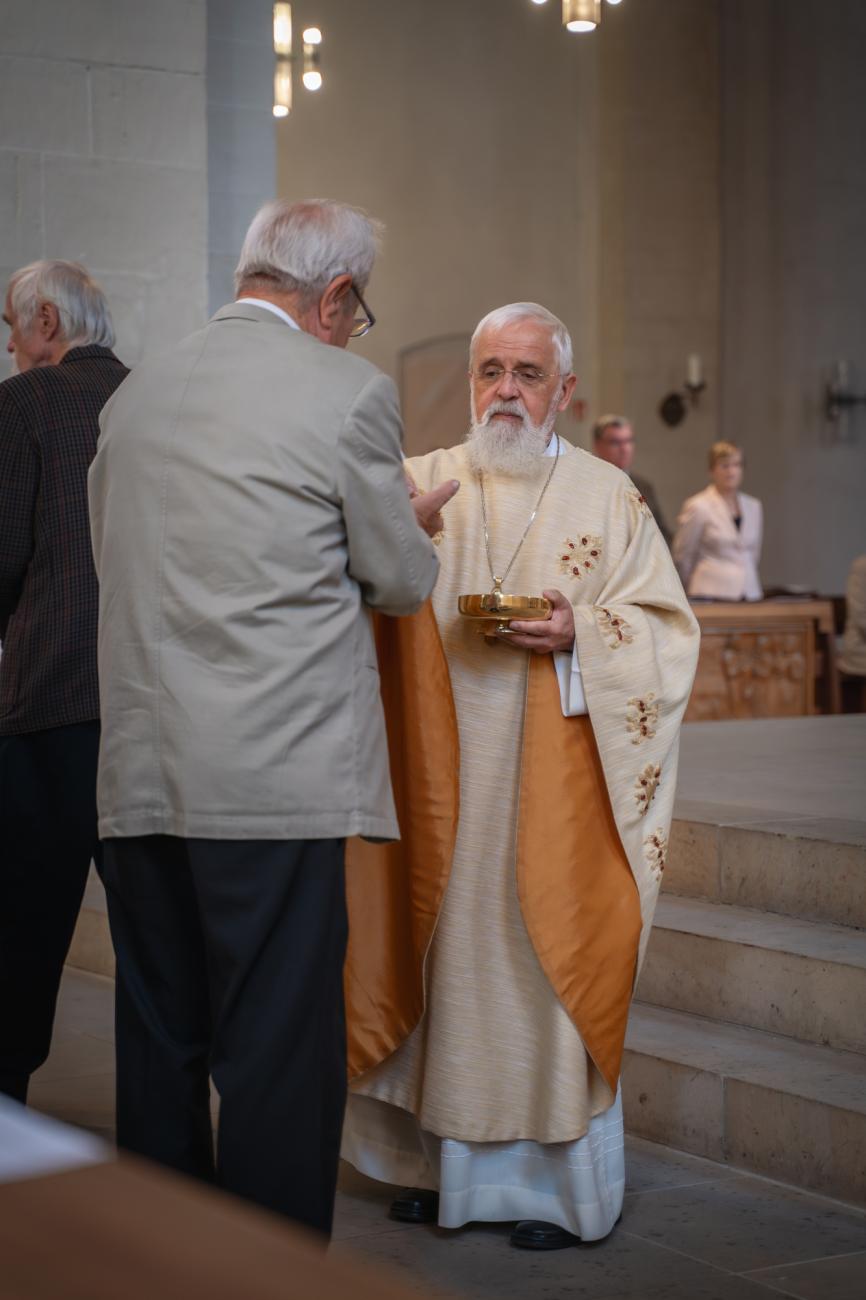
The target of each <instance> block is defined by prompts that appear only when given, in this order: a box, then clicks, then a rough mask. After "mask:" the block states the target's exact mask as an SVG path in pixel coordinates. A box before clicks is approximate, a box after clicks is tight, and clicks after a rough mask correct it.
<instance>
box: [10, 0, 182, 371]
mask: <svg viewBox="0 0 866 1300" xmlns="http://www.w3.org/2000/svg"><path fill="white" fill-rule="evenodd" d="M205 59H206V23H205V0H27V3H22V4H7V5H4V6H3V18H2V27H0V280H2V281H3V283H4V284H5V282H6V280H7V279H8V276H9V274H10V272H12V271H13V270H15V269H16V268H17V267H19V266H21V265H23V264H24V263H26V262H29V261H32V260H33V259H35V258H39V257H63V258H72V259H74V260H76V261H81V262H83V263H84V264H85V265H86V266H87V267H88V269H89V270H90V271H91V272H92V273H93V274H94V275H95V276H96V277H97V279H98V280H99V281H100V282H101V284H102V285H103V287H104V289H105V291H106V293H107V295H108V298H109V301H110V303H111V308H112V312H113V315H114V320H115V324H116V326H117V334H118V342H117V351H118V353H119V355H120V356H121V357H122V359H123V360H124V361H127V362H135V361H137V360H138V359H139V358H140V357H141V356H142V355H143V354H144V353H145V352H147V351H153V350H154V349H155V348H159V347H161V346H162V345H163V344H165V345H168V344H170V343H171V342H172V341H173V340H174V339H177V338H179V337H181V336H183V335H184V334H186V333H188V332H189V331H190V330H191V329H193V328H195V327H197V326H198V325H199V324H200V323H201V321H202V319H203V317H204V313H205V309H206V257H207V170H206V162H207V145H206V121H205V66H206V64H205ZM8 373H9V369H8V364H7V359H6V354H5V352H4V353H3V361H2V370H0V377H5V375H6V374H8Z"/></svg>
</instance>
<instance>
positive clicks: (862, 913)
mask: <svg viewBox="0 0 866 1300" xmlns="http://www.w3.org/2000/svg"><path fill="white" fill-rule="evenodd" d="M664 889H665V891H666V892H669V893H673V894H678V895H681V896H684V897H689V898H703V899H707V900H708V901H710V902H716V903H730V904H732V905H733V906H736V907H753V908H758V909H760V910H763V911H767V912H781V913H783V914H785V915H788V916H799V917H802V918H803V919H805V920H812V921H830V922H831V923H833V924H836V925H850V926H860V927H866V843H864V842H863V837H862V828H860V827H858V826H850V827H847V828H846V823H834V822H831V821H827V822H818V821H817V820H816V819H814V818H812V819H809V818H803V819H802V821H801V822H799V823H797V822H794V823H789V825H788V827H787V828H786V829H785V830H784V831H783V830H781V829H779V830H777V831H774V830H773V829H772V825H771V824H770V825H769V826H766V825H765V826H725V825H716V824H715V823H713V822H699V821H689V820H682V819H677V820H675V821H674V823H673V826H672V828H671V836H670V848H669V851H668V861H667V865H666V867H665V878H664Z"/></svg>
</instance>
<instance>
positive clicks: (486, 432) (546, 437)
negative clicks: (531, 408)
mask: <svg viewBox="0 0 866 1300" xmlns="http://www.w3.org/2000/svg"><path fill="white" fill-rule="evenodd" d="M555 407H556V398H555V397H554V399H553V401H552V402H551V404H550V408H551V409H550V410H549V411H548V413H547V417H546V419H545V421H544V423H543V424H533V423H532V421H531V420H530V419H529V417H528V415H527V414H526V408H525V407H524V405H523V403H522V402H521V401H520V399H519V398H512V400H511V401H507V402H493V403H491V405H490V406H488V408H487V410H486V411H485V412H484V415H483V416H482V418H481V419H480V420H478V419H476V418H475V411H474V406H473V412H472V416H473V419H472V424H471V426H470V429H469V432H468V433H467V435H466V456H467V459H468V461H469V465H470V467H471V468H472V469H473V470H474V471H475V473H476V474H504V475H506V476H507V477H508V478H525V477H526V476H527V475H529V474H532V472H533V471H534V470H536V469H537V468H538V458H539V456H543V455H544V451H545V448H546V447H547V444H548V442H549V441H550V435H551V432H552V430H553V425H554V422H555V420H556V410H555ZM501 411H510V412H513V413H514V414H515V415H520V416H521V417H522V423H520V424H517V425H515V424H514V422H513V421H512V420H497V418H496V416H497V414H498V413H499V412H501Z"/></svg>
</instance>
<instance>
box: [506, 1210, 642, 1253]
mask: <svg viewBox="0 0 866 1300" xmlns="http://www.w3.org/2000/svg"><path fill="white" fill-rule="evenodd" d="M621 1218H622V1215H620V1216H619V1219H617V1221H616V1223H619V1221H620V1219H621ZM616 1223H615V1224H614V1228H615V1227H616ZM612 1231H613V1228H611V1232H612ZM607 1236H608V1237H609V1236H610V1232H609V1233H608V1234H607ZM509 1241H510V1242H511V1244H512V1246H519V1247H520V1249H521V1250H563V1249H564V1248H565V1247H566V1246H600V1245H601V1243H602V1242H603V1241H607V1237H599V1239H598V1240H597V1241H582V1240H581V1239H580V1237H575V1235H574V1233H572V1232H566V1230H565V1228H560V1227H558V1226H557V1224H555V1223H542V1222H541V1221H540V1220H539V1219H524V1220H523V1221H522V1222H521V1223H517V1224H515V1225H514V1227H513V1228H512V1230H511V1236H510V1237H509Z"/></svg>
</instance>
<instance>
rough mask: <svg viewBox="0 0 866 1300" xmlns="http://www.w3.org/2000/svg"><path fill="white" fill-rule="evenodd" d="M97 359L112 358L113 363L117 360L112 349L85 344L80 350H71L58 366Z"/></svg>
mask: <svg viewBox="0 0 866 1300" xmlns="http://www.w3.org/2000/svg"><path fill="white" fill-rule="evenodd" d="M96 357H102V358H105V357H110V359H111V360H112V361H116V360H117V357H116V356H115V355H114V353H113V352H112V350H111V348H104V347H103V346H102V344H101V343H85V344H84V345H83V346H82V347H80V348H70V349H69V351H68V352H66V353H64V355H63V356H62V357H61V358H60V360H59V361H58V363H57V364H58V365H59V366H63V365H65V364H66V362H67V361H92V360H93V359H94V358H96Z"/></svg>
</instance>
